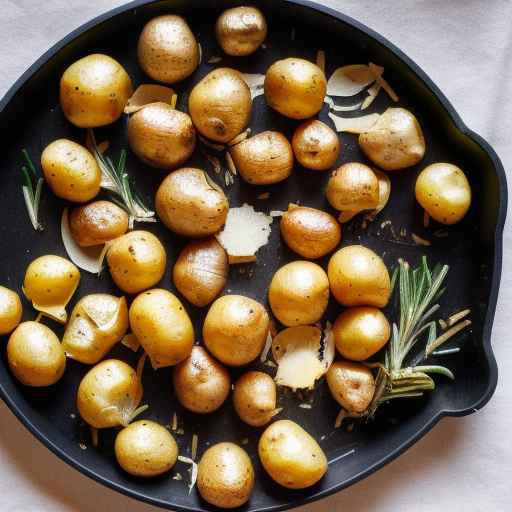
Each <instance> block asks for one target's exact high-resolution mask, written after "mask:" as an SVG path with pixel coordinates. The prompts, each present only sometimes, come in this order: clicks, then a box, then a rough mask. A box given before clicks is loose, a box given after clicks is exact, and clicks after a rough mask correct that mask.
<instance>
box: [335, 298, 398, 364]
mask: <svg viewBox="0 0 512 512" xmlns="http://www.w3.org/2000/svg"><path fill="white" fill-rule="evenodd" d="M332 333H333V335H334V342H335V344H336V348H337V349H338V352H339V353H340V354H341V355H342V356H343V357H344V358H345V359H350V360H351V361H365V360H366V359H368V358H369V357H371V356H373V355H374V354H376V353H377V352H378V351H379V350H380V349H381V348H382V347H383V346H384V345H385V344H386V343H387V342H388V340H389V337H390V335H391V327H390V326H389V322H388V320H387V318H386V317H385V316H384V314H383V313H382V311H380V309H377V308H374V307H370V306H355V307H353V308H348V309H346V310H345V311H343V313H341V314H340V315H339V316H338V318H337V319H336V321H335V322H334V325H333V326H332Z"/></svg>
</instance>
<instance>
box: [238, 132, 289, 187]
mask: <svg viewBox="0 0 512 512" xmlns="http://www.w3.org/2000/svg"><path fill="white" fill-rule="evenodd" d="M229 153H230V154H231V157H232V158H233V162H234V164H235V167H236V169H237V171H238V172H239V173H240V176H242V178H243V179H244V180H245V181H247V183H250V184H251V185H271V184H273V183H278V182H280V181H283V180H285V179H286V178H288V176H290V174H291V172H292V169H293V151H292V147H291V145H290V143H289V142H288V139H287V138H286V137H285V136H284V135H283V134H282V133H279V132H272V131H265V132H261V133H258V134H257V135H254V137H249V138H248V139H245V140H244V141H242V142H240V143H238V144H236V145H235V146H233V147H231V148H230V150H229Z"/></svg>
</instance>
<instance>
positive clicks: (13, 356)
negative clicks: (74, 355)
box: [7, 322, 66, 387]
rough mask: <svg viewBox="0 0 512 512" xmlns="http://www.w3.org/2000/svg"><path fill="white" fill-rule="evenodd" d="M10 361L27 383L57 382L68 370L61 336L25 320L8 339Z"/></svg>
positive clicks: (16, 374)
mask: <svg viewBox="0 0 512 512" xmlns="http://www.w3.org/2000/svg"><path fill="white" fill-rule="evenodd" d="M7 361H8V363H9V368H10V369H11V371H12V373H13V374H14V376H15V377H16V378H17V379H18V380H19V381H20V382H21V383H22V384H25V386H32V387H43V386H51V385H52V384H55V383H56V382H57V381H58V380H59V379H60V378H61V377H62V374H63V373H64V370H65V369H66V356H65V355H64V350H63V349H62V346H61V344H60V342H59V338H57V336H56V335H55V333H54V332H53V331H52V330H51V329H50V328H48V327H46V325H43V324H40V323H38V322H23V323H21V324H20V325H18V327H16V329H15V330H14V332H13V333H12V334H11V336H10V338H9V341H8V342H7Z"/></svg>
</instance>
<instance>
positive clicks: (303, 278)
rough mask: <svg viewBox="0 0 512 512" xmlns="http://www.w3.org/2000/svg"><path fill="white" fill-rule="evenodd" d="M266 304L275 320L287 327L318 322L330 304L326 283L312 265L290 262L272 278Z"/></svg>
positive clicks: (324, 275) (317, 268)
mask: <svg viewBox="0 0 512 512" xmlns="http://www.w3.org/2000/svg"><path fill="white" fill-rule="evenodd" d="M268 300H269V303H270V307H271V309H272V312H273V313H274V315H275V316H276V318H277V319H278V320H279V321H280V322H281V323H282V324H283V325H286V326H288V327H291V326H294V325H307V324H314V323H315V322H318V320H320V318H321V317H322V315H323V314H324V312H325V309H326V308H327V303H328V301H329V280H328V279H327V274H326V273H325V271H324V269H323V268H322V267H321V266H320V265H317V264H316V263H312V262H311V261H292V262H291V263H288V264H287V265H284V266H282V267H281V268H280V269H279V270H278V271H277V272H276V273H275V274H274V277H273V278H272V281H271V282H270V288H269V291H268Z"/></svg>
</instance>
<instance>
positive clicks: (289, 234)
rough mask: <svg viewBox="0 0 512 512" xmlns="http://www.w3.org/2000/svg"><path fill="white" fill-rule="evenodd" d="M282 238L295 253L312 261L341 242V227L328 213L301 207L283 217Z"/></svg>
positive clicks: (281, 225)
mask: <svg viewBox="0 0 512 512" xmlns="http://www.w3.org/2000/svg"><path fill="white" fill-rule="evenodd" d="M280 228H281V236H282V237H283V240H284V241H285V243H286V245H287V246H288V247H289V248H290V249H291V250H292V251H294V252H296V253H297V254H299V255H300V256H302V257H303V258H308V259H311V260H314V259H317V258H321V257H322V256H325V255H326V254H329V253H330V252H331V251H333V250H334V249H335V248H336V247H337V246H338V245H339V243H340V242H341V226H340V225H339V224H338V222H337V221H336V219H335V218H334V217H333V216H332V215H329V214H328V213H327V212H324V211H322V210H317V209H316V208H308V207H306V206H299V207H297V208H293V209H291V210H288V211H287V212H285V213H284V215H283V216H282V217H281V224H280Z"/></svg>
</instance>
